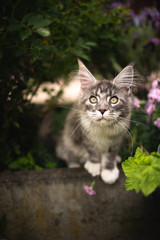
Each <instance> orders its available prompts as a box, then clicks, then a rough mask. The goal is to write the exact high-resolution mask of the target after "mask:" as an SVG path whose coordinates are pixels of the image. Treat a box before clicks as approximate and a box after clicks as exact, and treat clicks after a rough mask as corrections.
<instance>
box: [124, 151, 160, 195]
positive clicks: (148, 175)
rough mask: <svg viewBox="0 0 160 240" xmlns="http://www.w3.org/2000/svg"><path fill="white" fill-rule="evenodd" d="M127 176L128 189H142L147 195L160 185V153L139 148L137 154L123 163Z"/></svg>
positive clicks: (137, 190) (126, 185) (126, 184)
mask: <svg viewBox="0 0 160 240" xmlns="http://www.w3.org/2000/svg"><path fill="white" fill-rule="evenodd" d="M122 168H123V171H124V173H125V175H126V176H127V179H126V183H125V187H126V190H128V191H129V190H132V189H135V191H136V192H137V193H138V192H139V191H140V190H141V191H142V192H143V194H144V195H145V196H148V195H149V194H151V193H152V192H153V191H154V190H155V189H156V188H157V187H160V154H158V153H156V152H153V153H151V154H150V155H149V154H147V153H145V152H142V151H141V149H140V148H137V150H136V153H135V156H134V157H129V158H128V159H127V160H126V161H125V162H123V163H122Z"/></svg>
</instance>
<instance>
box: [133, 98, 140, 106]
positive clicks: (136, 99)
mask: <svg viewBox="0 0 160 240" xmlns="http://www.w3.org/2000/svg"><path fill="white" fill-rule="evenodd" d="M133 105H134V107H135V108H140V105H139V99H138V98H137V97H134V99H133Z"/></svg>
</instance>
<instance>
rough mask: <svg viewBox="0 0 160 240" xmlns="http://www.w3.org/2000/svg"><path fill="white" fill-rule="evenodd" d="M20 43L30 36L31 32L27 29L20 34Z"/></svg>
mask: <svg viewBox="0 0 160 240" xmlns="http://www.w3.org/2000/svg"><path fill="white" fill-rule="evenodd" d="M20 35H21V39H22V41H23V40H25V39H26V38H28V37H29V36H31V35H32V31H31V30H29V29H27V30H24V31H22V32H21V33H20Z"/></svg>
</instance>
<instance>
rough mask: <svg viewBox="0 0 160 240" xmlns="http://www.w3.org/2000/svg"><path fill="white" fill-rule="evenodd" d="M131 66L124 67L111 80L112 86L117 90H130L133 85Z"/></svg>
mask: <svg viewBox="0 0 160 240" xmlns="http://www.w3.org/2000/svg"><path fill="white" fill-rule="evenodd" d="M133 78H134V70H133V65H128V66H127V67H125V68H124V69H123V70H122V71H121V72H120V73H119V74H118V75H117V77H115V79H114V80H113V84H114V85H115V86H117V87H118V88H130V87H131V86H132V84H133Z"/></svg>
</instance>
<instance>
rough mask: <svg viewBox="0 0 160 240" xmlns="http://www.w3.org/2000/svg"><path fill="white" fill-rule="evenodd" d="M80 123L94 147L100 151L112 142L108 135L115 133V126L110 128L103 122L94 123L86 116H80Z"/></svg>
mask: <svg viewBox="0 0 160 240" xmlns="http://www.w3.org/2000/svg"><path fill="white" fill-rule="evenodd" d="M81 123H82V126H83V127H84V129H85V130H86V132H87V137H88V139H89V140H90V141H91V142H92V143H93V144H94V147H95V148H96V149H97V150H98V151H100V152H104V151H107V150H108V148H109V147H110V146H111V143H112V141H111V139H110V137H109V136H111V135H112V136H113V135H114V134H116V132H117V128H111V127H110V126H109V125H108V126H107V125H105V124H103V125H102V124H95V123H93V122H92V121H91V120H90V119H88V118H87V117H82V118H81Z"/></svg>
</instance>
